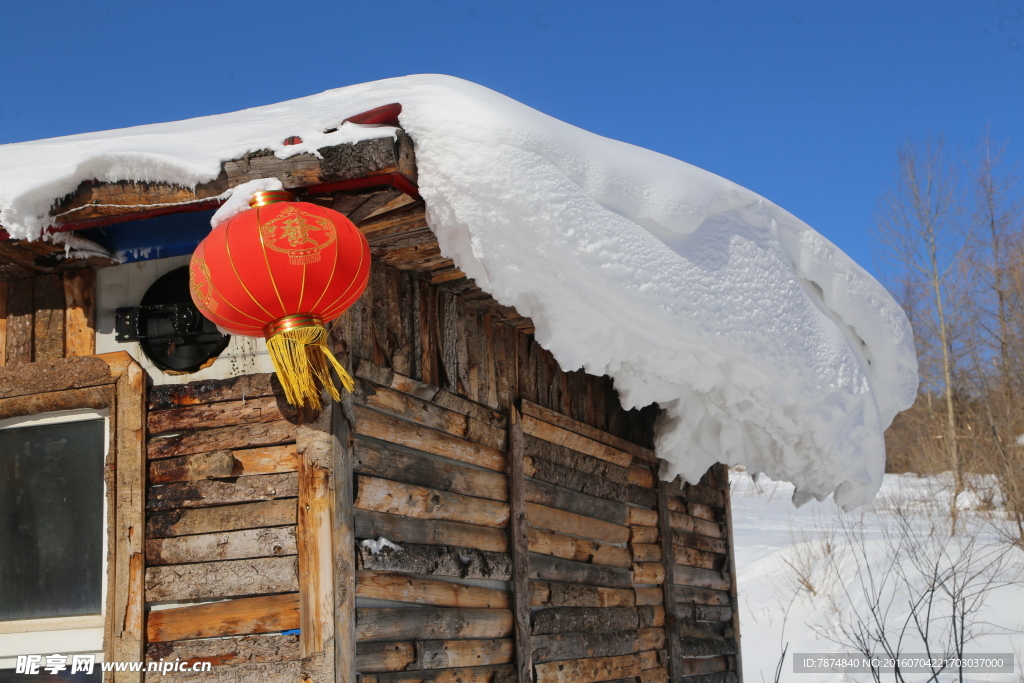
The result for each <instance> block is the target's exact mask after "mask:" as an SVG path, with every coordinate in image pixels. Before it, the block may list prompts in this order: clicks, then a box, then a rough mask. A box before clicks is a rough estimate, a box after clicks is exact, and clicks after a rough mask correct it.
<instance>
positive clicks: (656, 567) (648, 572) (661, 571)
mask: <svg viewBox="0 0 1024 683" xmlns="http://www.w3.org/2000/svg"><path fill="white" fill-rule="evenodd" d="M664 582H665V565H664V564H662V563H661V562H634V563H633V583H644V584H661V583H664Z"/></svg>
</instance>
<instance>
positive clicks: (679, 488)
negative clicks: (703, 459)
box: [668, 477, 725, 508]
mask: <svg viewBox="0 0 1024 683" xmlns="http://www.w3.org/2000/svg"><path fill="white" fill-rule="evenodd" d="M668 490H669V491H670V492H672V493H673V494H674V495H677V496H680V497H682V499H683V500H685V501H692V502H694V503H701V504H702V505H709V506H711V507H716V508H724V507H725V494H724V493H722V490H721V489H715V488H711V487H710V486H704V485H701V484H698V485H696V486H694V485H693V484H687V483H686V482H684V481H681V480H680V479H679V477H676V478H675V480H673V481H671V482H668Z"/></svg>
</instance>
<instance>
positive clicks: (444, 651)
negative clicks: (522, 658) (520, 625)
mask: <svg viewBox="0 0 1024 683" xmlns="http://www.w3.org/2000/svg"><path fill="white" fill-rule="evenodd" d="M514 657H515V648H514V645H513V641H512V639H510V638H493V639H489V640H483V639H476V640H421V641H416V642H406V643H394V642H380V643H359V645H358V646H357V648H356V658H357V661H356V666H357V668H358V669H359V671H360V672H363V673H378V672H385V671H404V670H410V671H415V670H424V669H451V668H458V667H467V666H487V665H493V664H507V663H509V662H511V661H512V660H513V659H514Z"/></svg>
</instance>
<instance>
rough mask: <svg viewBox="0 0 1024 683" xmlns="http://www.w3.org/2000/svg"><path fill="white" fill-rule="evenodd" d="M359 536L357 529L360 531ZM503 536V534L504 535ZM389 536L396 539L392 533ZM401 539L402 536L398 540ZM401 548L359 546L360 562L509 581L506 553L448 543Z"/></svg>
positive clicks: (374, 567)
mask: <svg viewBox="0 0 1024 683" xmlns="http://www.w3.org/2000/svg"><path fill="white" fill-rule="evenodd" d="M357 535H359V534H358V531H357ZM502 535H504V534H502ZM388 538H394V537H393V536H389V537H388ZM399 540H401V539H399ZM401 548H402V549H401V550H395V549H394V548H383V549H382V550H380V551H379V552H377V553H374V552H373V551H372V550H370V549H369V548H366V547H365V546H362V545H361V546H359V550H358V556H359V565H360V567H362V569H364V570H376V571H387V572H401V573H403V574H422V575H425V576H452V577H457V578H462V579H490V580H494V581H510V580H511V579H512V561H511V558H510V557H509V555H507V554H506V553H496V552H491V551H487V550H479V549H477V548H459V547H456V546H447V545H424V544H419V543H405V542H403V543H402V546H401Z"/></svg>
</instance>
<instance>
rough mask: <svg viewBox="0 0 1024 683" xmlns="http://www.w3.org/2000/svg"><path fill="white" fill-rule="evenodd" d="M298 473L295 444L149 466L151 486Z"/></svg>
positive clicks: (197, 455)
mask: <svg viewBox="0 0 1024 683" xmlns="http://www.w3.org/2000/svg"><path fill="white" fill-rule="evenodd" d="M296 471H298V460H297V458H296V452H295V445H294V444H289V445H287V446H270V447H268V448H248V449H245V450H240V451H227V450H221V451H210V452H208V453H195V454H193V455H182V456H179V457H177V458H165V459H163V460H153V461H151V462H150V463H149V483H150V484H170V483H173V482H177V481H198V480H201V479H224V478H228V477H239V476H248V475H254V474H280V473H284V472H296Z"/></svg>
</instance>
